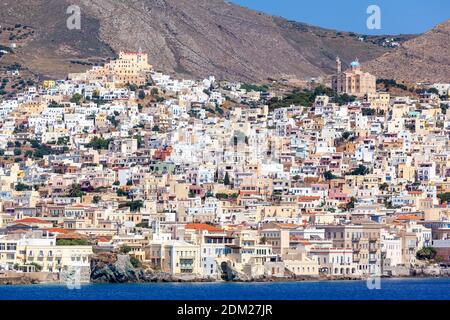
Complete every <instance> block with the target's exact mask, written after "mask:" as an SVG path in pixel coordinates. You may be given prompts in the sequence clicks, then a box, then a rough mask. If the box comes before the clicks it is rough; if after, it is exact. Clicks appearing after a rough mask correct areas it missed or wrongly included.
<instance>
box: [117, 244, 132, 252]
mask: <svg viewBox="0 0 450 320" xmlns="http://www.w3.org/2000/svg"><path fill="white" fill-rule="evenodd" d="M119 252H120V253H122V254H128V253H130V252H131V248H130V247H129V246H127V245H123V246H121V247H120V249H119Z"/></svg>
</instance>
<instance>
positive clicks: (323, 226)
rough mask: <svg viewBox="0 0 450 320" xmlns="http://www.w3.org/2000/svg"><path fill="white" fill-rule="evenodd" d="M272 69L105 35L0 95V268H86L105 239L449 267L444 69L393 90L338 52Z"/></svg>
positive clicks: (398, 270)
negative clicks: (245, 79) (71, 62)
mask: <svg viewBox="0 0 450 320" xmlns="http://www.w3.org/2000/svg"><path fill="white" fill-rule="evenodd" d="M11 76H20V72H19V71H17V72H16V73H11ZM1 81H2V80H0V83H2V82H1ZM383 81H384V83H385V84H386V85H387V84H389V85H391V86H392V85H395V86H397V87H401V85H400V84H396V83H395V81H391V82H389V81H387V80H383ZM284 82H287V80H280V81H275V80H274V81H273V83H271V84H268V85H264V84H263V85H257V84H248V83H238V82H225V81H218V80H216V78H215V77H213V76H211V77H208V78H206V79H203V80H179V79H174V78H173V77H171V76H169V75H166V74H164V73H163V72H160V71H158V70H157V69H156V68H154V67H153V66H152V65H150V63H149V61H148V57H147V54H146V53H143V52H141V51H138V52H121V53H120V54H119V56H118V58H117V59H116V60H111V61H109V62H108V63H106V64H104V65H99V66H93V67H92V68H91V69H90V70H88V71H87V72H84V73H76V74H69V75H68V76H67V79H65V80H43V81H40V82H39V83H31V84H30V85H29V86H28V87H27V88H26V90H24V92H20V93H17V94H16V95H15V96H14V97H10V98H5V99H3V100H0V116H1V117H0V278H1V277H2V275H3V276H5V277H16V276H19V275H22V276H27V275H29V276H30V277H34V278H35V279H38V280H39V281H60V280H61V279H62V278H64V276H66V275H67V272H71V270H79V271H80V272H79V274H80V275H81V277H82V281H92V278H93V276H92V273H93V271H94V270H96V267H97V265H96V262H98V261H99V260H101V259H103V258H104V257H110V258H111V259H113V260H112V261H113V262H114V261H115V260H116V259H117V261H119V260H121V259H122V260H123V259H124V257H125V260H126V262H127V263H129V264H131V265H132V267H133V268H136V269H142V270H150V271H151V272H159V273H164V274H166V275H169V276H170V277H172V278H173V279H202V280H211V281H217V280H224V279H226V280H236V279H239V280H245V281H250V280H256V279H276V278H279V279H286V278H293V279H304V278H330V279H339V278H346V279H347V278H367V277H371V276H387V277H389V276H411V275H414V274H415V272H416V271H417V270H418V269H420V268H424V267H429V266H433V267H435V268H437V270H438V271H437V272H441V271H442V270H448V268H449V265H450V204H449V203H450V155H449V149H450V145H449V133H450V109H449V106H450V101H449V100H450V98H449V95H450V84H445V83H436V84H434V83H432V84H425V87H424V88H422V89H420V90H417V91H414V92H410V93H411V94H404V95H396V94H392V93H390V92H387V91H382V90H379V89H377V84H379V81H377V79H376V77H375V76H373V75H371V74H369V73H367V72H365V71H364V70H363V67H362V66H361V65H360V63H359V62H358V60H355V61H354V62H352V63H351V64H350V65H349V66H348V67H347V66H345V65H344V64H343V63H342V62H341V60H340V59H339V58H337V60H336V74H335V75H334V76H332V77H331V79H330V81H328V82H326V83H322V84H320V83H315V82H314V81H310V82H308V84H307V86H305V87H304V88H297V89H293V90H287V89H286V86H285V85H284ZM3 83H5V82H3ZM405 92H407V91H405ZM102 257H103V258H102ZM110 262H111V261H110ZM113 262H111V263H113ZM97 271H98V270H97ZM109 280H111V279H109Z"/></svg>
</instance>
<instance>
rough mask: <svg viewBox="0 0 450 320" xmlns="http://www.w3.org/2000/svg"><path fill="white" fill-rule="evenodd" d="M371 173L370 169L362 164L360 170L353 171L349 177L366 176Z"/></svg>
mask: <svg viewBox="0 0 450 320" xmlns="http://www.w3.org/2000/svg"><path fill="white" fill-rule="evenodd" d="M368 173H369V169H367V167H366V166H364V165H362V164H360V165H359V166H358V168H356V169H354V170H352V171H351V172H350V174H349V175H351V176H365V175H366V174H368Z"/></svg>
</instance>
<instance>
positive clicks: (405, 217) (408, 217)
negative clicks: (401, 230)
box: [396, 214, 421, 220]
mask: <svg viewBox="0 0 450 320" xmlns="http://www.w3.org/2000/svg"><path fill="white" fill-rule="evenodd" d="M396 219H397V220H421V218H419V217H418V216H416V215H414V214H404V215H400V216H398V217H396Z"/></svg>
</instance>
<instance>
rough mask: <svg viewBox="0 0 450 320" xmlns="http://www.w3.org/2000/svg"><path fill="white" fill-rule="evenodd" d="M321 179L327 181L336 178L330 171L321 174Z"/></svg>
mask: <svg viewBox="0 0 450 320" xmlns="http://www.w3.org/2000/svg"><path fill="white" fill-rule="evenodd" d="M323 177H324V178H325V180H327V181H329V180H333V179H336V178H337V177H336V176H335V175H334V174H333V173H332V172H331V171H326V172H325V173H324V174H323Z"/></svg>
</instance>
